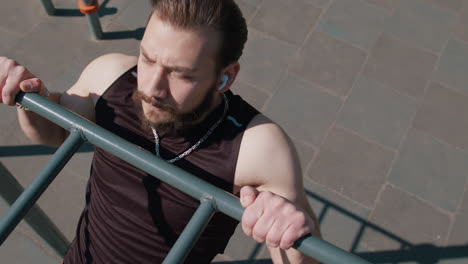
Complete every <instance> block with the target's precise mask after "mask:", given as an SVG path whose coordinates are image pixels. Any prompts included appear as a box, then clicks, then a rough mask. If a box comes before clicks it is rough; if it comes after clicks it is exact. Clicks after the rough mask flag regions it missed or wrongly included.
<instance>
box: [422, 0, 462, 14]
mask: <svg viewBox="0 0 468 264" xmlns="http://www.w3.org/2000/svg"><path fill="white" fill-rule="evenodd" d="M425 1H427V2H429V3H431V4H433V5H434V6H437V7H440V8H445V9H447V10H450V11H453V12H459V11H460V10H461V9H462V6H463V1H465V0H425Z"/></svg>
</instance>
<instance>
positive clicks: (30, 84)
mask: <svg viewBox="0 0 468 264" xmlns="http://www.w3.org/2000/svg"><path fill="white" fill-rule="evenodd" d="M20 91H21V92H25V93H39V94H40V95H45V93H46V92H45V87H44V84H43V83H42V81H41V80H39V79H38V78H37V77H36V76H34V75H33V74H32V73H31V72H29V71H28V69H26V68H25V67H24V66H21V65H19V64H18V63H17V62H16V61H14V60H12V59H9V58H6V57H0V103H4V104H7V105H15V97H16V95H17V94H18V93H19V92H20Z"/></svg>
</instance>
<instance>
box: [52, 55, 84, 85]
mask: <svg viewBox="0 0 468 264" xmlns="http://www.w3.org/2000/svg"><path fill="white" fill-rule="evenodd" d="M85 67H86V65H85V63H82V64H80V63H78V62H75V61H72V62H71V63H69V64H68V66H67V67H66V68H64V69H63V71H62V72H61V73H59V74H58V75H57V76H55V77H53V78H52V79H51V80H49V82H50V85H49V87H47V88H48V89H49V91H50V92H65V91H67V90H68V89H70V88H71V87H72V86H73V84H75V83H76V82H77V81H78V78H79V77H80V75H81V72H82V71H83V70H84V68H85Z"/></svg>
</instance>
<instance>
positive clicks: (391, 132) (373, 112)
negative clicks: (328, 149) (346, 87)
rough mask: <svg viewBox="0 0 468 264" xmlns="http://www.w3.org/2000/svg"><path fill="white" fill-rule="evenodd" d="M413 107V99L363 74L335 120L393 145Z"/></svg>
mask: <svg viewBox="0 0 468 264" xmlns="http://www.w3.org/2000/svg"><path fill="white" fill-rule="evenodd" d="M416 109H417V102H416V101H415V100H413V99H411V98H409V97H407V96H404V95H401V94H400V93H397V92H396V91H395V90H393V89H388V88H386V87H384V86H383V85H381V84H380V83H378V82H375V81H373V80H370V79H367V78H365V77H362V78H360V79H359V80H358V81H357V82H356V84H355V87H354V88H353V90H352V92H351V94H350V96H349V98H348V100H347V101H346V103H345V105H344V107H343V109H342V110H341V115H340V117H339V118H338V123H339V124H340V125H342V126H345V127H348V128H351V129H353V130H355V131H357V132H359V133H361V134H362V135H365V136H367V137H369V138H371V139H373V140H376V141H378V142H380V143H382V144H384V145H387V146H389V147H392V148H395V149H396V148H398V145H399V143H400V141H401V138H402V137H403V135H404V133H405V132H406V131H407V129H408V127H409V126H410V125H411V120H412V119H413V117H414V114H415V113H416Z"/></svg>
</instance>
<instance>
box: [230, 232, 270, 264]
mask: <svg viewBox="0 0 468 264" xmlns="http://www.w3.org/2000/svg"><path fill="white" fill-rule="evenodd" d="M257 245H258V244H257V242H256V241H255V240H253V239H252V238H251V237H248V236H247V235H245V234H244V231H243V230H242V226H241V225H240V224H239V225H238V226H237V228H236V231H235V232H234V234H233V235H232V237H231V240H229V243H228V245H227V247H226V249H225V250H224V255H225V256H227V257H229V258H230V259H233V260H238V261H241V260H248V259H249V257H250V256H251V255H254V252H255V249H256V247H257ZM260 247H261V248H262V249H263V248H266V246H265V245H260ZM269 257H270V254H269V253H268V252H265V251H263V252H262V251H261V252H259V254H258V255H257V256H256V257H255V258H254V259H265V258H269Z"/></svg>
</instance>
